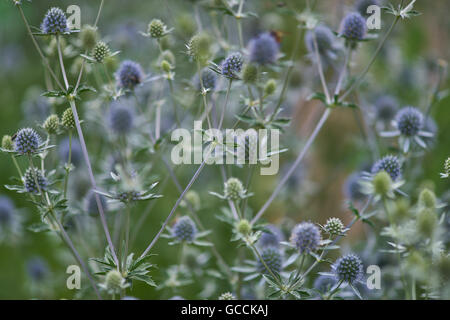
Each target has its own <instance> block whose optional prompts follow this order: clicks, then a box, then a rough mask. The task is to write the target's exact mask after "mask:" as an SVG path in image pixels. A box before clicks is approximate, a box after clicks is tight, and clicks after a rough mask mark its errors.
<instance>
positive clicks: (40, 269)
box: [27, 257, 49, 282]
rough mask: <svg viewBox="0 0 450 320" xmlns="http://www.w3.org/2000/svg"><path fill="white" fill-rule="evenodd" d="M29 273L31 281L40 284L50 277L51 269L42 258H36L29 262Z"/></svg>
mask: <svg viewBox="0 0 450 320" xmlns="http://www.w3.org/2000/svg"><path fill="white" fill-rule="evenodd" d="M27 272H28V275H29V276H30V277H31V279H33V280H34V281H37V282H39V281H42V280H44V279H45V278H46V277H47V276H48V274H49V269H48V265H47V263H46V262H45V261H44V260H43V259H42V258H39V257H35V258H32V259H30V260H28V262H27Z"/></svg>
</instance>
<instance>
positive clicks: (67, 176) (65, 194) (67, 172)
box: [64, 130, 72, 199]
mask: <svg viewBox="0 0 450 320" xmlns="http://www.w3.org/2000/svg"><path fill="white" fill-rule="evenodd" d="M71 163H72V130H69V158H68V160H67V167H66V177H65V179H64V199H66V198H67V185H68V183H69V175H70V167H71Z"/></svg>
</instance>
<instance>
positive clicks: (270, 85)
mask: <svg viewBox="0 0 450 320" xmlns="http://www.w3.org/2000/svg"><path fill="white" fill-rule="evenodd" d="M276 89H277V82H276V81H275V79H269V80H267V82H266V84H265V86H264V93H265V94H266V95H268V96H270V95H272V94H274V92H275V90H276Z"/></svg>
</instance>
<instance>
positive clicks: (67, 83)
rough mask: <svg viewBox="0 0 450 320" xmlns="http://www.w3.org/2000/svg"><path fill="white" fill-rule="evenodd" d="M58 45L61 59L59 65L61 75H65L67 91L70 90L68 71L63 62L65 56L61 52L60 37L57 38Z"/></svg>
mask: <svg viewBox="0 0 450 320" xmlns="http://www.w3.org/2000/svg"><path fill="white" fill-rule="evenodd" d="M56 44H57V47H58V58H59V65H60V67H61V73H62V75H63V79H64V84H65V86H66V90H68V89H69V81H67V74H66V69H65V67H64V61H63V56H62V52H61V41H60V39H59V35H57V36H56Z"/></svg>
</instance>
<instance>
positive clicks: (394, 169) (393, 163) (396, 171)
mask: <svg viewBox="0 0 450 320" xmlns="http://www.w3.org/2000/svg"><path fill="white" fill-rule="evenodd" d="M383 170H384V171H386V172H387V173H388V174H389V176H390V177H391V179H392V180H393V181H396V180H398V179H399V178H400V176H401V175H402V171H401V165H400V161H399V160H398V158H397V157H396V156H393V155H387V156H385V157H383V158H382V159H380V160H378V161H377V162H375V164H374V165H373V166H372V173H373V174H375V173H378V172H380V171H383Z"/></svg>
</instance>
